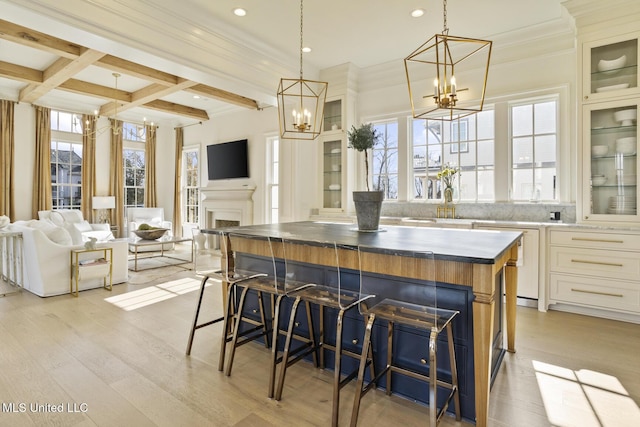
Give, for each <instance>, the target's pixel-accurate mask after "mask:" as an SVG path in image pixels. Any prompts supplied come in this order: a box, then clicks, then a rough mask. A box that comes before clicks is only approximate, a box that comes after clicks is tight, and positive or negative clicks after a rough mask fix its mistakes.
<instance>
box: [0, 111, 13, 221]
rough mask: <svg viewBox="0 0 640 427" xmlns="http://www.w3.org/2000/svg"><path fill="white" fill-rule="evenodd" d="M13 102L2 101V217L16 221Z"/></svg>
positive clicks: (0, 213)
mask: <svg viewBox="0 0 640 427" xmlns="http://www.w3.org/2000/svg"><path fill="white" fill-rule="evenodd" d="M13 106H14V102H13V101H8V100H6V99H2V100H0V215H6V216H8V217H9V219H10V220H11V221H12V222H13V221H15V203H14V194H13V150H14V135H13Z"/></svg>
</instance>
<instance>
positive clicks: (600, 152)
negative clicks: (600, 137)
mask: <svg viewBox="0 0 640 427" xmlns="http://www.w3.org/2000/svg"><path fill="white" fill-rule="evenodd" d="M608 152H609V146H608V145H594V146H593V147H591V154H592V155H593V156H594V157H601V156H606V155H607V153H608Z"/></svg>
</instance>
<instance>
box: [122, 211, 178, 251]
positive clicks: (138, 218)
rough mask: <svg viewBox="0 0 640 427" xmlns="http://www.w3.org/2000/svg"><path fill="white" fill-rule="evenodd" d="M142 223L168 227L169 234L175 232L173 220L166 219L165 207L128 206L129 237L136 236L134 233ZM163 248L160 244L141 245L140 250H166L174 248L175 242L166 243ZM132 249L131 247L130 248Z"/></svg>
mask: <svg viewBox="0 0 640 427" xmlns="http://www.w3.org/2000/svg"><path fill="white" fill-rule="evenodd" d="M141 224H149V225H150V226H152V227H161V228H168V229H169V231H167V234H168V235H172V234H173V224H172V223H171V221H165V220H164V208H127V237H129V238H136V235H135V234H134V233H133V231H134V230H137V229H138V228H139V227H140V225H141ZM162 246H163V247H162V248H161V246H160V244H157V245H149V246H140V247H138V252H151V251H159V250H160V249H164V250H165V251H167V250H171V249H173V247H174V245H173V243H164V244H163V245H162ZM129 250H131V247H130V248H129Z"/></svg>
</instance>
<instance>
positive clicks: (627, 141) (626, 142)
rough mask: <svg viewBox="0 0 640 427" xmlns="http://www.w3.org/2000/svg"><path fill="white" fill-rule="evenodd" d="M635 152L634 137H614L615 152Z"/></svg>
mask: <svg viewBox="0 0 640 427" xmlns="http://www.w3.org/2000/svg"><path fill="white" fill-rule="evenodd" d="M635 152H636V137H635V136H630V137H628V138H619V139H616V153H620V154H634V153H635Z"/></svg>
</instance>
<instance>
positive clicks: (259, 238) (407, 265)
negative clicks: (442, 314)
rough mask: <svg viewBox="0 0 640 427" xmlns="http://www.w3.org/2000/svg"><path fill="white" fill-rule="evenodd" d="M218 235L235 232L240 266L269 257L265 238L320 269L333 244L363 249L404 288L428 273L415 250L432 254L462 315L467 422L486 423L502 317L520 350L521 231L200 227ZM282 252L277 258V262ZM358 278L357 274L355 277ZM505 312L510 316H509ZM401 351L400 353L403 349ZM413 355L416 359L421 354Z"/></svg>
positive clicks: (459, 341) (458, 330)
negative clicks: (291, 246) (282, 242)
mask: <svg viewBox="0 0 640 427" xmlns="http://www.w3.org/2000/svg"><path fill="white" fill-rule="evenodd" d="M220 231H228V232H232V233H233V234H234V235H236V236H237V237H239V238H237V239H234V246H233V247H231V248H229V250H230V251H233V252H234V253H235V256H236V260H235V262H236V263H240V262H243V257H249V258H250V257H258V258H260V257H262V258H265V257H270V256H271V255H270V251H269V248H268V244H267V237H272V238H276V239H282V238H284V239H288V240H290V241H293V242H294V243H296V244H298V243H299V244H300V250H298V251H296V252H295V254H293V255H290V256H289V258H290V259H292V260H294V261H296V262H301V263H307V264H309V265H310V266H313V267H314V269H316V270H317V269H318V268H317V267H318V266H322V265H331V263H323V259H325V257H328V256H331V249H329V247H328V245H331V244H333V243H334V242H336V243H338V244H339V245H348V246H356V245H362V246H365V247H366V251H367V252H368V253H367V256H366V259H367V261H366V262H363V266H362V268H363V272H364V273H366V274H372V275H382V276H385V277H388V278H389V281H390V283H396V284H398V285H402V283H403V282H406V283H408V284H410V283H411V281H418V280H420V279H424V276H425V271H424V269H421V268H420V267H421V265H420V263H417V262H412V260H411V259H407V256H408V253H409V252H411V251H420V250H422V251H431V252H433V253H434V256H435V271H434V272H427V274H428V275H429V277H430V278H433V279H434V280H435V281H436V282H437V283H438V286H439V289H440V288H442V289H445V290H446V289H448V291H449V294H448V295H447V297H445V298H444V299H443V301H444V303H445V304H451V306H448V307H446V308H453V309H457V310H460V319H461V320H456V322H457V324H456V325H454V339H455V340H456V353H462V354H458V355H457V356H458V359H459V361H458V365H461V366H459V367H458V374H459V377H460V381H461V387H460V388H461V399H462V401H463V405H462V406H463V417H464V418H466V419H468V420H471V421H473V420H474V419H475V421H476V424H477V425H478V426H486V425H487V422H488V409H489V391H490V384H491V379H492V376H493V375H495V373H496V372H497V370H498V368H499V366H500V362H501V360H502V355H503V353H504V348H503V345H502V342H503V335H502V330H503V328H502V324H503V318H506V329H507V350H508V351H510V352H514V351H515V320H516V319H515V313H516V311H515V306H516V289H517V275H516V261H517V257H518V250H517V249H518V242H519V240H520V238H521V235H522V233H520V232H515V231H514V232H511V231H491V230H463V229H444V228H414V227H402V226H388V227H386V228H384V229H382V230H380V231H378V232H373V233H370V232H368V233H363V232H358V231H357V230H356V229H354V227H353V225H351V224H332V223H321V222H294V223H282V224H265V225H253V226H242V227H230V228H226V229H215V230H202V232H203V233H211V234H216V233H218V232H220ZM281 255H282V254H279V253H278V252H276V253H275V256H276V257H281ZM223 257H224V254H223ZM227 259H230V258H227ZM346 262H347V265H341V269H343V268H344V269H347V270H351V271H352V272H357V271H358V270H359V264H358V260H357V257H353V258H351V259H347V260H346ZM310 270H311V268H310ZM352 276H353V277H357V274H352ZM345 281H346V282H348V280H345ZM503 283H504V285H505V287H504V292H505V295H506V299H505V301H506V304H504V307H503V303H502V298H501V294H502V291H503V288H502V285H503ZM439 299H440V297H439ZM503 308H504V309H505V310H504V311H503ZM503 313H505V314H506V316H504V317H503ZM409 341H412V340H409ZM467 350H468V351H467ZM398 351H399V352H400V351H402V350H401V349H400V348H398ZM407 356H409V357H413V358H414V359H415V356H416V355H415V354H410V355H407ZM396 385H397V386H398V387H400V386H401V383H399V382H396ZM407 387H410V386H407ZM394 392H398V393H399V394H401V395H406V396H408V397H410V398H411V397H414V396H412V391H411V390H406V391H403V390H396V386H394ZM414 398H415V397H414ZM465 401H466V403H465Z"/></svg>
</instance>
